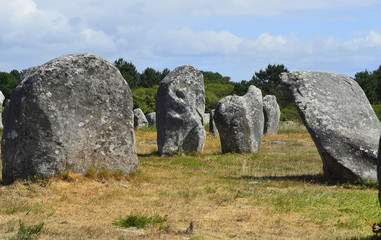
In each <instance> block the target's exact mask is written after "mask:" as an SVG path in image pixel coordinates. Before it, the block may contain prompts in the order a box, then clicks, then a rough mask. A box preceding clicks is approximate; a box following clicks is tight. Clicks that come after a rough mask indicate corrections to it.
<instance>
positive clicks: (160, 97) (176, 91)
mask: <svg viewBox="0 0 381 240" xmlns="http://www.w3.org/2000/svg"><path fill="white" fill-rule="evenodd" d="M204 112H205V91H204V77H203V75H202V73H201V72H200V71H198V70H197V69H196V68H194V67H193V66H190V65H185V66H181V67H177V68H176V69H174V70H173V71H172V72H170V73H169V74H168V75H167V76H166V77H165V78H164V79H163V81H162V82H161V84H160V87H159V89H158V91H157V97H156V117H157V119H156V120H157V122H156V124H157V126H156V127H157V144H158V149H159V153H160V154H161V155H162V156H166V155H172V154H179V153H181V152H183V151H184V152H185V153H190V152H201V151H202V150H203V148H204V143H205V137H206V136H205V129H204V125H203V115H204Z"/></svg>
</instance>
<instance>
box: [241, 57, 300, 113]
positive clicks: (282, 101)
mask: <svg viewBox="0 0 381 240" xmlns="http://www.w3.org/2000/svg"><path fill="white" fill-rule="evenodd" d="M283 72H288V69H287V68H286V67H285V66H284V65H283V64H277V65H275V64H274V65H271V64H269V65H268V66H267V68H266V69H265V70H259V72H255V73H254V75H253V77H252V78H251V80H250V81H245V80H243V81H241V83H240V84H235V86H234V90H235V92H236V94H237V95H244V94H246V92H247V89H248V88H249V86H250V85H254V86H256V87H257V88H259V89H261V90H262V96H266V95H275V96H276V98H277V101H278V104H279V106H280V107H281V108H285V107H287V106H289V105H292V104H293V103H294V101H293V97H292V95H291V94H290V93H289V92H288V91H287V89H286V88H285V87H284V85H283V84H282V82H281V80H280V77H279V75H280V74H281V73H283Z"/></svg>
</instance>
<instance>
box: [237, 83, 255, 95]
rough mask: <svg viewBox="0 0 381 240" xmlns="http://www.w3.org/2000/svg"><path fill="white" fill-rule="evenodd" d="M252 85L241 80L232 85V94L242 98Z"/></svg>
mask: <svg viewBox="0 0 381 240" xmlns="http://www.w3.org/2000/svg"><path fill="white" fill-rule="evenodd" d="M252 84H253V83H252V82H251V81H246V80H242V81H241V82H238V83H234V93H235V94H237V95H239V96H243V95H245V94H246V92H247V89H248V88H249V86H250V85H252Z"/></svg>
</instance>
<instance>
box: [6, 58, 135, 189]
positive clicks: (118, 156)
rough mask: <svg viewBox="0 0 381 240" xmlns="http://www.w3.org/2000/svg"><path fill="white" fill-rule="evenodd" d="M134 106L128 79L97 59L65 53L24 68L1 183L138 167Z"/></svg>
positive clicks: (9, 124) (11, 115) (8, 127)
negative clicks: (90, 170)
mask: <svg viewBox="0 0 381 240" xmlns="http://www.w3.org/2000/svg"><path fill="white" fill-rule="evenodd" d="M132 107H133V104H132V95H131V91H130V88H129V87H128V85H127V83H126V81H125V80H124V79H123V77H122V75H121V74H120V72H119V71H118V69H117V68H116V67H115V66H113V65H112V64H111V63H109V62H108V61H106V60H105V59H103V58H100V57H98V56H95V55H92V54H74V55H66V56H62V57H59V58H56V59H53V60H51V61H49V62H47V63H45V64H44V65H41V66H37V67H33V68H30V69H28V70H26V71H25V74H24V75H23V77H22V79H21V81H20V83H19V85H18V86H17V88H16V90H15V92H14V93H13V95H12V98H11V102H10V104H9V109H8V116H7V119H6V124H5V129H4V133H3V137H2V140H1V149H2V152H1V158H2V163H3V170H2V171H3V180H4V181H6V182H12V181H14V179H16V178H21V179H27V178H28V177H34V176H36V175H38V176H41V177H52V176H54V175H58V174H60V172H62V171H63V170H70V171H73V172H75V173H85V172H86V171H87V170H88V168H89V167H95V168H96V169H100V168H105V169H108V170H111V171H123V172H125V173H129V172H132V171H134V170H136V169H137V167H138V159H137V155H136V151H135V136H134V129H133V113H132Z"/></svg>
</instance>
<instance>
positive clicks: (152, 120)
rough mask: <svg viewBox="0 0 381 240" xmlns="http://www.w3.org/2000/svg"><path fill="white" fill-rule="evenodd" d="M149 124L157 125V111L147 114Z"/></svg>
mask: <svg viewBox="0 0 381 240" xmlns="http://www.w3.org/2000/svg"><path fill="white" fill-rule="evenodd" d="M146 118H147V121H148V125H150V126H154V127H156V112H151V113H147V114H146Z"/></svg>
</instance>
